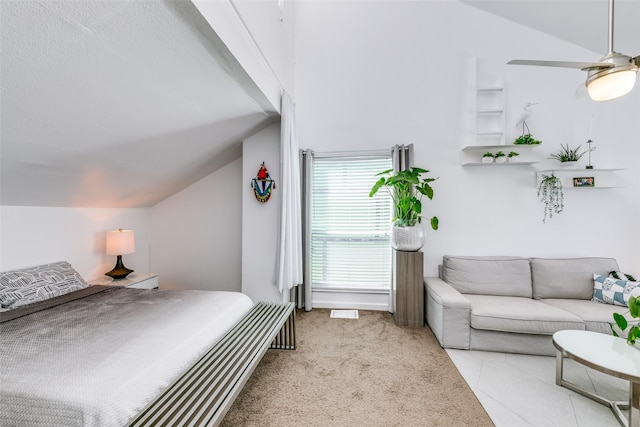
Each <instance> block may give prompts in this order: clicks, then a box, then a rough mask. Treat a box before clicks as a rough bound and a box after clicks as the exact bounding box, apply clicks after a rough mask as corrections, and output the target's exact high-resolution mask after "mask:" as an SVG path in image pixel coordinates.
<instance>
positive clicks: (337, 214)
mask: <svg viewBox="0 0 640 427" xmlns="http://www.w3.org/2000/svg"><path fill="white" fill-rule="evenodd" d="M387 169H391V156H380V155H378V156H357V157H354V156H351V157H344V156H322V155H318V154H316V156H315V158H314V161H313V172H312V195H311V286H312V288H314V289H316V290H319V289H331V290H342V289H344V290H350V291H353V290H357V291H373V292H376V291H377V292H380V291H388V290H389V289H390V284H391V245H390V231H391V219H392V205H391V198H390V197H389V195H388V194H387V193H386V192H385V191H379V192H378V194H376V195H375V196H374V197H372V198H371V197H369V192H370V191H371V187H372V186H373V184H374V183H375V181H376V180H377V179H378V177H376V174H377V173H379V172H381V171H384V170H387Z"/></svg>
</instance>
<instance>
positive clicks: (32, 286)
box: [0, 261, 89, 311]
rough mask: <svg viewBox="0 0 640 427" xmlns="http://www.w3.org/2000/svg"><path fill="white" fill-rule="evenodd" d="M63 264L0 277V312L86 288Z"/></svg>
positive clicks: (74, 272)
mask: <svg viewBox="0 0 640 427" xmlns="http://www.w3.org/2000/svg"><path fill="white" fill-rule="evenodd" d="M87 286H89V285H87V283H86V282H85V281H84V279H82V277H81V276H80V274H78V272H77V271H75V270H74V269H73V267H72V266H71V264H69V263H68V262H66V261H60V262H55V263H53V264H46V265H39V266H36V267H31V268H23V269H20V270H13V271H5V272H2V273H0V311H6V310H8V309H12V308H16V307H20V306H23V305H26V304H30V303H32V302H36V301H44V300H46V299H49V298H53V297H57V296H59V295H64V294H66V293H69V292H73V291H77V290H80V289H83V288H86V287H87Z"/></svg>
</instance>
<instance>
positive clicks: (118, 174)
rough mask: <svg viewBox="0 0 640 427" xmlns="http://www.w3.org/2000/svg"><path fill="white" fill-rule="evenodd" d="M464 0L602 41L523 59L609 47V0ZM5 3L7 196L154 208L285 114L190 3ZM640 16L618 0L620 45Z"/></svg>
mask: <svg viewBox="0 0 640 427" xmlns="http://www.w3.org/2000/svg"><path fill="white" fill-rule="evenodd" d="M231 1H232V2H233V1H239V0H231ZM273 1H275V0H273ZM463 1H464V2H465V3H467V4H469V5H471V6H474V7H477V8H480V9H483V10H485V11H487V12H489V13H492V14H495V15H498V16H501V17H503V18H505V19H509V20H512V21H515V22H518V23H521V24H523V25H526V26H530V27H532V28H535V29H537V30H540V31H543V32H547V33H549V34H551V35H554V36H556V37H557V38H559V39H563V40H566V41H569V42H571V43H574V44H576V45H579V46H583V47H585V48H587V49H589V50H592V51H593V52H594V57H593V58H582V57H580V58H573V57H565V58H551V57H550V58H529V57H528V56H527V52H526V51H524V50H523V52H522V55H521V57H522V58H521V59H549V60H555V59H562V60H577V61H589V60H594V61H595V60H597V59H599V57H600V56H602V55H603V54H604V53H605V52H606V49H607V1H606V0H565V1H546V0H519V1H513V0H511V1H509V0H463ZM0 7H1V10H0V19H1V30H0V31H1V33H0V35H1V39H0V40H1V51H0V55H1V57H0V72H1V81H0V84H1V93H0V111H1V120H2V122H1V134H0V204H2V205H19V206H71V207H145V206H152V205H154V204H155V203H157V202H159V201H161V200H163V199H165V198H166V197H168V196H170V195H172V194H174V193H175V192H177V191H179V190H181V189H183V188H185V187H187V186H188V185H190V184H191V183H193V182H195V181H197V180H198V179H200V178H202V177H205V176H207V175H208V174H210V173H212V172H214V171H215V170H217V169H219V168H220V167H222V166H224V165H226V164H228V163H229V162H230V161H232V160H234V159H236V158H238V157H240V156H241V141H242V139H243V138H245V137H246V136H249V135H251V134H253V133H254V132H256V131H257V130H259V129H261V128H262V127H264V126H266V125H268V124H270V123H272V122H273V121H275V120H277V118H278V115H277V112H276V111H275V110H276V109H275V108H274V107H273V106H272V105H271V104H270V103H269V101H268V100H267V98H266V97H265V96H264V95H262V93H261V92H260V90H259V89H258V88H257V86H256V85H255V83H254V82H253V81H252V80H251V78H250V77H249V76H248V75H247V74H246V72H245V71H244V70H243V69H242V67H241V66H240V65H239V64H238V62H237V61H236V60H235V58H234V57H233V55H232V54H231V52H229V51H228V49H227V48H226V46H225V44H224V43H223V42H222V40H220V39H219V37H218V35H217V34H216V33H215V31H214V30H213V29H212V28H211V27H210V26H209V25H208V24H207V22H206V21H205V20H204V18H202V16H201V15H200V14H199V12H198V11H197V9H196V7H195V6H194V5H193V4H192V3H191V2H189V1H171V0H164V1H162V0H157V1H155V0H154V1H110V0H92V1H51V0H38V1H29V0H25V1H8V0H1V2H0ZM639 21H640V1H637V0H618V1H617V2H616V38H615V47H616V50H617V51H619V52H622V53H625V54H627V55H639V54H640V25H638V22H639Z"/></svg>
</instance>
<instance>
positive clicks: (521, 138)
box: [513, 133, 542, 145]
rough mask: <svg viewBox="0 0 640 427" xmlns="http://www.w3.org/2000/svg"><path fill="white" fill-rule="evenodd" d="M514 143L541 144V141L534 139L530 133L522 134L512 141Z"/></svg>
mask: <svg viewBox="0 0 640 427" xmlns="http://www.w3.org/2000/svg"><path fill="white" fill-rule="evenodd" d="M513 143H514V144H515V145H537V144H542V141H540V140H537V139H535V138H534V137H533V136H531V134H530V133H527V134H522V135H520V136H519V137H517V138H516V140H515V141H513Z"/></svg>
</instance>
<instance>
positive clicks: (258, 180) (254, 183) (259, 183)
mask: <svg viewBox="0 0 640 427" xmlns="http://www.w3.org/2000/svg"><path fill="white" fill-rule="evenodd" d="M251 187H252V188H253V193H254V194H255V195H256V200H257V201H259V202H260V203H265V202H266V201H267V200H269V198H270V197H271V190H274V189H275V188H276V182H275V181H274V180H273V179H271V175H269V171H268V170H267V168H266V166H265V165H264V162H262V164H261V165H260V169H259V170H258V174H257V175H256V177H255V178H253V179H252V180H251Z"/></svg>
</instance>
